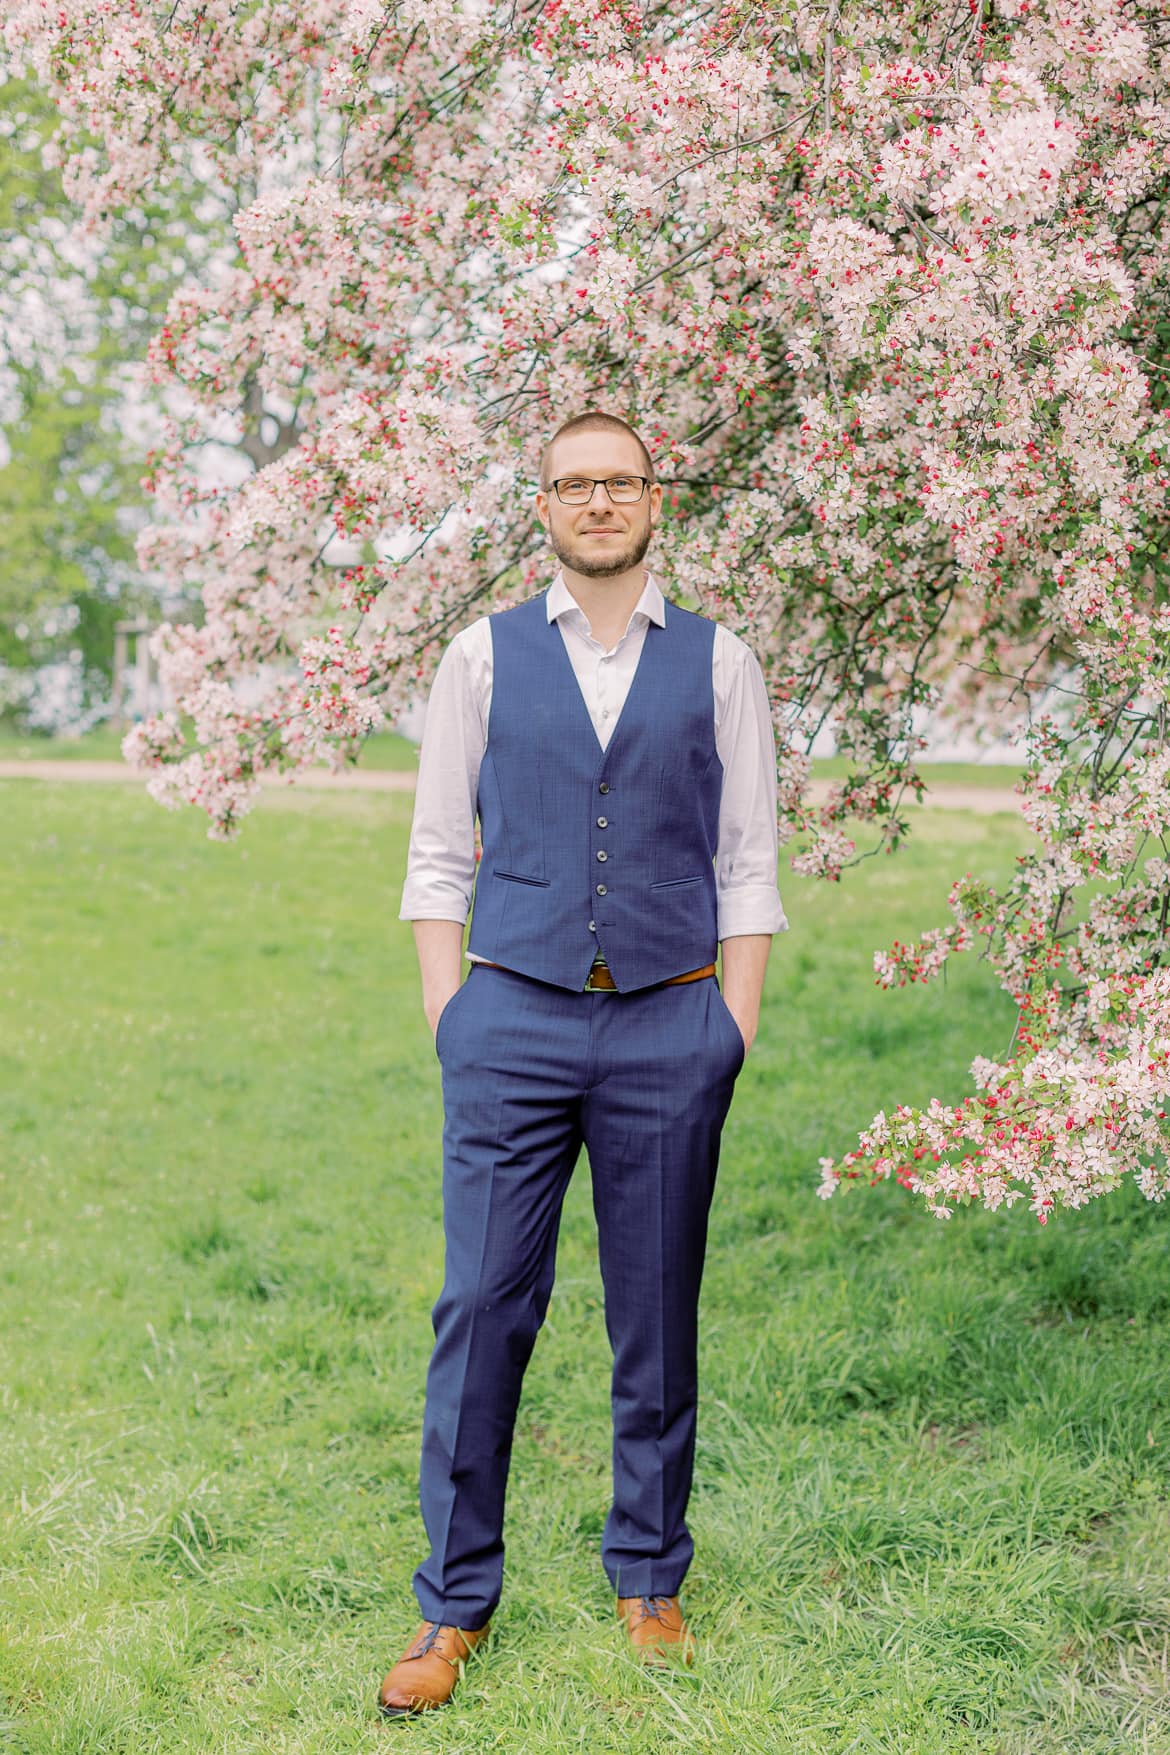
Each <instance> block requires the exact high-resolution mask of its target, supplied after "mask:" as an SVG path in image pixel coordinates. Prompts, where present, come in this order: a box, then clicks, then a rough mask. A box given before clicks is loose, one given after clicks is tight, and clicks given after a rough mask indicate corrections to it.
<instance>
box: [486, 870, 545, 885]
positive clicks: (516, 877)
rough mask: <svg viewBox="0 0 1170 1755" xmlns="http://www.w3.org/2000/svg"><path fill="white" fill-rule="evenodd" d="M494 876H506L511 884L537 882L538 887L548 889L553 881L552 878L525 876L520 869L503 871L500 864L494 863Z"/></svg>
mask: <svg viewBox="0 0 1170 1755" xmlns="http://www.w3.org/2000/svg"><path fill="white" fill-rule="evenodd" d="M492 876H493V877H498V878H504V879H505V880H506V881H507V882H508V883H510V884H536V885H537V886H538V888H540V889H542V890H547V889H548V887H549V884H550V883H551V882H552V879H551V878H538V877H524V876H523V875H522V874H521V873H520V872H518V871H501V870H500V869H499V867H498V866H494V865H493V867H492Z"/></svg>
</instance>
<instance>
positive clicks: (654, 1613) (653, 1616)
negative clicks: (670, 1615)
mask: <svg viewBox="0 0 1170 1755" xmlns="http://www.w3.org/2000/svg"><path fill="white" fill-rule="evenodd" d="M638 1601H639V1602H640V1603H641V1605H642V1609H643V1612H644V1613H645V1616H646V1619H647V1620H648V1621H663V1620H665V1618H666V1617H665V1615H664V1614H663V1609H673V1608H674V1603H673V1601H672V1599H671V1598H670V1597H639V1598H638ZM659 1603H660V1604H661V1605H662V1608H656V1607H655V1604H659Z"/></svg>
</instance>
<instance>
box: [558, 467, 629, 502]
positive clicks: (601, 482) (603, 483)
mask: <svg viewBox="0 0 1170 1755" xmlns="http://www.w3.org/2000/svg"><path fill="white" fill-rule="evenodd" d="M563 481H587V482H588V483H589V493H588V495H587V496H586V498H585V499H583V500H566V499H565V497H564V495H563V494H562V493H561V483H562V482H563ZM611 481H640V482H641V484H642V491H641V493H640V494H639V495H638V497H637V499H633V500H615V499H614V497H613V495H612V494H611V493H610V491H609V484H610V482H611ZM549 486H550V487H551V488H552V490H553V492H554V493H555V494H556V496H557V499H558V500H560V502H561V505H562V506H588V505H589V503H590V502H591V500H592V499H593V496H594V494H595V493H596V492H597V490H598V488H599V487H603V488H604V489H605V492H606V495H607V497H608V499H609V502H610V504H611V505H612V506H637V505H640V504H641V502H642V501H643V500H644V499H645V497H646V489H647V488H650V487H653V486H654V483H653V482H652V481H648V480H647V478H646V477H645V476H644V475H629V474H624V473H623V474H621V475H559V476H558V477H557V479H556V480H555V481H552V482H550V483H549Z"/></svg>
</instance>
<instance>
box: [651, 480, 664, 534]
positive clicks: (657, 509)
mask: <svg viewBox="0 0 1170 1755" xmlns="http://www.w3.org/2000/svg"><path fill="white" fill-rule="evenodd" d="M648 491H649V496H650V528H651V529H652V530H653V528H654V526H655V525H656V524H657V523H658V520H659V517H660V516H661V514H662V483H661V482H660V481H655V482H651V484H650V488H649V490H648Z"/></svg>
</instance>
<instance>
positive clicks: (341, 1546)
mask: <svg viewBox="0 0 1170 1755" xmlns="http://www.w3.org/2000/svg"><path fill="white" fill-rule="evenodd" d="M410 808H411V801H410V798H409V796H408V795H407V796H401V795H394V794H379V795H352V794H351V795H334V794H327V795H318V796H317V797H316V798H315V799H314V800H312V802H311V803H310V802H308V801H307V800H306V798H305V797H304V795H300V796H298V795H295V794H284V793H281V794H277V795H274V796H271V797H266V798H265V799H264V801H263V803H262V805H261V806H260V808H259V809H258V811H257V812H256V814H255V815H254V816H253V817H252V818H251V819H250V820H249V822H248V824H247V825H246V827H245V831H244V836H243V839H242V841H240V842H238V843H236V844H234V845H232V846H228V847H221V846H216V845H214V844H212V843H210V842H209V841H207V839H206V838H205V834H204V827H203V823H202V821H201V820H200V819H199V818H198V817H196V815H195V814H194V813H187V814H184V815H181V816H172V815H169V814H166V813H164V812H163V811H161V810H159V809H158V808H157V807H155V806H154V805H152V804H150V803H149V801H148V800H147V799H146V798H145V797H144V796H143V795H142V794H140V793H139V792H138V791H137V790H135V789H132V788H126V789H124V790H123V789H120V788H118V789H115V788H77V787H65V786H60V787H58V786H50V785H39V784H36V783H27V782H26V783H19V782H18V783H0V812H3V820H4V823H5V831H6V832H5V835H4V837H3V842H2V845H0V863H2V865H3V885H4V888H3V895H4V910H3V916H2V918H0V1136H2V1138H3V1141H4V1145H3V1156H2V1159H0V1215H2V1224H3V1238H4V1249H3V1258H2V1261H0V1748H3V1749H4V1750H5V1752H6V1755H49V1752H50V1751H52V1752H53V1755H156V1752H158V1755H162V1752H168V1755H169V1752H172V1751H189V1752H191V1755H245V1752H247V1755H253V1752H255V1755H259V1752H261V1751H263V1752H265V1755H283V1752H292V1751H296V1752H297V1755H302V1752H304V1755H308V1752H312V1755H347V1752H349V1751H356V1750H370V1749H373V1748H376V1747H377V1748H381V1747H383V1746H385V1747H390V1746H394V1747H402V1748H410V1749H411V1750H415V1751H425V1750H435V1751H438V1750H443V1751H458V1752H459V1755H475V1752H479V1751H485V1752H486V1751H488V1750H503V1751H507V1752H508V1755H554V1752H555V1755H569V1752H570V1751H574V1752H583V1755H606V1752H610V1751H613V1752H614V1755H617V1752H621V1755H627V1752H630V1755H659V1752H660V1751H665V1750H674V1749H678V1750H687V1751H703V1752H707V1751H712V1752H718V1755H743V1752H749V1755H750V1752H755V1751H769V1752H771V1751H791V1752H792V1755H830V1752H831V1755H846V1752H847V1751H848V1752H854V1751H863V1752H868V1755H871V1752H886V1751H889V1752H893V1751H898V1752H901V1755H943V1752H946V1755H1057V1752H1059V1755H1070V1752H1074V1751H1075V1752H1077V1755H1089V1752H1093V1755H1098V1752H1100V1755H1104V1752H1106V1751H1110V1752H1113V1751H1116V1752H1118V1755H1122V1752H1124V1755H1131V1752H1135V1751H1146V1750H1148V1751H1166V1750H1167V1749H1170V1669H1168V1663H1170V1658H1168V1652H1170V1559H1168V1555H1170V1510H1168V1508H1167V1486H1168V1478H1170V1396H1168V1395H1167V1387H1166V1386H1167V1366H1166V1359H1167V1354H1168V1350H1170V1281H1168V1275H1167V1269H1166V1234H1165V1223H1166V1219H1165V1215H1164V1214H1163V1213H1162V1212H1161V1211H1160V1210H1159V1209H1158V1208H1156V1207H1153V1206H1149V1205H1147V1204H1146V1203H1144V1202H1143V1201H1142V1200H1141V1199H1140V1197H1137V1196H1136V1195H1133V1194H1132V1193H1131V1192H1130V1191H1128V1190H1127V1191H1126V1192H1125V1193H1124V1194H1122V1195H1118V1196H1114V1197H1112V1198H1111V1199H1109V1200H1107V1201H1104V1202H1101V1203H1100V1204H1099V1205H1098V1206H1096V1207H1095V1208H1090V1209H1089V1210H1088V1211H1086V1212H1084V1213H1082V1214H1080V1215H1078V1216H1074V1217H1062V1218H1058V1219H1057V1220H1055V1221H1054V1222H1053V1223H1051V1224H1050V1225H1049V1226H1048V1228H1047V1230H1041V1229H1040V1228H1039V1227H1037V1226H1036V1225H1035V1224H1034V1223H1033V1222H1032V1221H1031V1220H1030V1219H1029V1218H1028V1217H1027V1215H1026V1214H1021V1213H1018V1212H1017V1213H1012V1214H1007V1213H1001V1214H998V1215H990V1214H986V1213H981V1212H965V1213H961V1214H959V1215H958V1216H956V1217H955V1218H954V1219H953V1220H951V1221H950V1222H949V1223H946V1224H944V1223H940V1222H939V1221H938V1220H935V1219H932V1218H931V1217H930V1216H929V1215H928V1214H927V1213H926V1212H925V1211H922V1210H920V1209H919V1208H918V1207H917V1206H915V1205H914V1204H913V1203H912V1202H911V1201H910V1200H909V1199H908V1197H907V1196H905V1195H904V1194H903V1193H902V1191H901V1190H899V1189H897V1188H896V1187H893V1188H891V1187H883V1188H878V1189H873V1190H865V1191H863V1192H860V1193H857V1194H855V1195H854V1196H853V1197H852V1198H847V1197H838V1198H836V1199H834V1200H833V1201H830V1202H828V1203H822V1202H820V1201H818V1200H817V1198H816V1196H815V1193H814V1190H815V1187H816V1182H817V1174H816V1161H817V1158H818V1157H819V1156H820V1155H821V1154H822V1153H831V1154H833V1155H836V1154H838V1153H839V1152H840V1151H842V1150H843V1149H845V1148H847V1147H848V1146H849V1145H850V1144H851V1143H852V1140H853V1135H854V1130H855V1129H856V1127H857V1126H858V1125H859V1124H861V1123H863V1122H864V1121H866V1120H867V1119H868V1118H869V1116H870V1115H871V1114H872V1113H873V1112H874V1111H875V1110H876V1109H877V1108H879V1107H880V1106H882V1105H883V1104H888V1103H889V1102H891V1101H897V1100H899V1099H914V1098H925V1097H926V1096H927V1095H928V1094H930V1093H931V1092H939V1093H942V1094H946V1093H950V1094H957V1093H958V1092H960V1091H961V1090H963V1089H964V1088H966V1081H965V1068H966V1064H967V1062H968V1060H969V1059H970V1057H971V1056H972V1055H973V1054H975V1053H977V1052H985V1051H986V1052H992V1051H995V1050H996V1049H998V1048H1000V1047H1002V1045H1003V1044H1004V1043H1005V1041H1006V1039H1007V1035H1008V1032H1009V1030H1010V1018H1009V1015H1008V1008H1007V1005H1006V1001H1004V999H1003V998H1002V996H1001V995H1000V994H999V993H998V991H997V989H996V988H995V986H994V983H993V982H992V981H991V980H990V979H989V978H988V974H987V971H986V970H984V969H982V968H981V967H980V966H979V965H978V964H976V963H974V962H972V963H967V962H964V961H962V960H960V961H959V963H958V965H957V966H956V967H955V968H954V970H953V971H952V974H951V976H950V981H949V988H948V989H946V990H944V989H943V988H942V987H941V986H940V987H937V988H935V987H932V988H926V989H919V990H906V991H899V992H896V993H893V994H882V993H879V992H878V991H877V990H876V989H875V988H874V986H873V982H872V972H871V968H870V952H871V951H872V949H873V948H874V947H875V946H876V945H879V944H886V943H888V942H889V940H890V939H891V938H893V937H895V936H902V937H906V936H909V935H910V934H912V933H913V932H915V931H916V930H917V929H919V928H921V927H922V926H924V925H928V924H931V923H933V922H934V921H937V920H938V919H940V918H941V917H942V913H943V907H942V898H943V897H944V895H945V892H946V888H947V886H948V883H949V881H950V878H951V877H952V876H953V875H954V874H955V873H956V872H959V871H963V870H967V869H971V870H978V871H982V872H986V873H988V874H989V875H991V876H993V877H998V878H1000V879H1002V878H1003V876H1004V875H1005V874H1006V873H1007V871H1008V870H1009V869H1010V865H1011V861H1012V857H1013V853H1014V852H1015V851H1016V849H1017V848H1018V847H1021V846H1022V845H1023V836H1024V830H1023V827H1022V825H1021V824H1019V823H1018V822H1016V821H1015V820H1013V819H1012V818H1011V817H1010V816H995V817H980V818H975V817H972V818H965V817H960V816H956V815H952V814H948V813H945V812H937V813H934V814H932V815H931V816H930V817H929V818H927V819H924V820H918V819H916V823H915V828H914V832H913V836H912V838H911V842H910V845H909V847H908V849H907V851H906V852H905V853H904V854H902V855H899V856H898V857H897V858H896V859H894V860H890V859H886V860H883V861H881V862H880V863H879V862H878V861H870V862H867V863H866V864H865V865H864V866H863V867H862V868H861V869H860V870H859V871H858V872H856V873H854V874H852V875H851V876H850V877H849V878H848V879H847V880H846V881H845V882H844V883H843V884H842V885H841V886H839V887H837V886H815V885H811V884H807V883H803V882H800V881H798V880H796V879H794V878H791V877H789V878H788V880H787V881H786V882H785V884H784V885H783V889H784V895H785V900H786V904H787V906H788V909H789V913H790V917H791V919H792V923H793V930H792V932H791V933H790V934H788V935H786V936H784V937H781V938H779V939H777V941H776V944H775V948H774V952H773V957H772V965H771V968H770V971H769V978H768V985H767V992H766V999H765V1011H764V1016H763V1021H762V1028H761V1033H760V1036H759V1038H758V1040H757V1042H756V1044H755V1046H754V1048H753V1050H752V1052H751V1054H750V1056H749V1058H748V1063H747V1065H746V1066H745V1068H744V1071H743V1073H742V1074H741V1077H740V1082H739V1085H738V1089H737V1094H736V1099H735V1103H734V1106H733V1109H732V1113H731V1117H730V1120H729V1123H728V1127H727V1130H726V1133H725V1135H724V1153H723V1160H722V1164H721V1169H720V1184H719V1191H718V1194H717V1198H716V1207H715V1213H714V1222H713V1228H712V1236H711V1248H710V1254H709V1258H708V1273H707V1279H706V1282H705V1288H704V1305H703V1310H704V1320H703V1350H702V1378H703V1396H704V1399H703V1404H702V1410H701V1416H700V1429H699V1454H698V1463H697V1482H696V1489H695V1493H694V1497H693V1500H692V1515H691V1524H692V1529H693V1531H694V1534H695V1538H696V1545H697V1558H696V1562H695V1565H694V1567H693V1569H692V1572H691V1575H690V1578H689V1580H688V1591H687V1597H688V1603H689V1607H690V1611H691V1616H692V1620H693V1624H694V1627H695V1630H696V1633H697V1634H698V1636H699V1638H700V1641H701V1645H702V1657H701V1661H700V1662H699V1663H698V1664H697V1665H696V1667H695V1669H694V1670H693V1672H689V1673H681V1674H672V1675H669V1676H667V1677H666V1678H658V1679H655V1677H654V1676H653V1675H650V1674H644V1673H642V1672H640V1671H639V1670H637V1669H636V1668H635V1667H634V1665H633V1664H632V1663H631V1662H630V1660H629V1659H628V1658H627V1657H626V1656H625V1654H624V1652H623V1649H622V1644H621V1640H620V1638H619V1636H618V1632H617V1629H616V1626H615V1623H614V1621H613V1618H612V1603H611V1599H610V1597H609V1594H608V1587H607V1585H606V1583H605V1579H604V1576H603V1574H602V1572H601V1569H600V1565H599V1562H598V1557H597V1550H598V1543H599V1536H600V1531H601V1525H602V1521H603V1518H604V1515H605V1511H606V1505H607V1492H608V1470H609V1421H608V1355H607V1347H606V1342H605V1336H604V1329H603V1325H602V1312H601V1300H600V1285H599V1279H598V1273H597V1267H596V1262H595V1253H594V1238H593V1225H592V1218H591V1213H590V1207H589V1196H588V1177H587V1174H586V1167H585V1165H584V1163H583V1164H582V1165H581V1167H580V1170H579V1172H578V1175H577V1177H576V1178H575V1180H574V1184H573V1187H572V1190H571V1193H570V1197H569V1201H568V1205H567V1209H566V1216H565V1223H564V1226H563V1230H562V1240H561V1250H560V1263H559V1267H560V1271H559V1278H558V1283H557V1290H556V1292H555V1293H554V1297H553V1304H552V1309H551V1312H550V1316H549V1321H548V1324H547V1326H546V1329H545V1332H544V1333H543V1335H542V1336H541V1339H540V1342H539V1343H538V1346H537V1349H536V1354H535V1357H534V1360H533V1363H532V1366H531V1369H530V1372H529V1376H528V1380H527V1384H526V1389H525V1397H524V1402H523V1406H522V1410H521V1416H520V1422H519V1426H518V1431H517V1443H516V1449H515V1454H514V1459H513V1474H512V1490H511V1495H510V1500H509V1526H508V1585H507V1592H506V1596H505V1600H504V1603H503V1605H502V1606H501V1610H500V1612H499V1615H498V1617H497V1620H496V1624H495V1626H496V1631H495V1635H494V1637H493V1641H492V1644H491V1646H490V1648H489V1654H488V1655H487V1656H485V1657H483V1658H481V1659H477V1660H476V1662H475V1663H474V1664H473V1665H472V1666H471V1668H470V1669H469V1670H468V1673H467V1677H466V1680H465V1682H464V1684H463V1686H462V1688H461V1689H460V1691H459V1693H458V1694H457V1696H456V1702H455V1704H454V1705H453V1706H452V1707H451V1708H450V1709H448V1710H447V1711H446V1712H444V1713H441V1714H438V1715H436V1716H435V1717H434V1718H431V1719H423V1720H420V1721H418V1722H416V1723H413V1724H406V1725H403V1724H399V1725H384V1724H382V1723H381V1721H379V1720H378V1719H377V1717H376V1715H375V1714H374V1712H373V1701H374V1696H375V1692H376V1688H377V1684H378V1681H379V1679H380V1677H381V1675H382V1673H383V1671H384V1670H385V1668H386V1667H387V1666H388V1665H389V1663H390V1662H391V1661H392V1660H393V1659H394V1657H396V1656H397V1654H398V1650H399V1648H400V1646H401V1644H402V1642H403V1641H404V1639H405V1638H406V1637H407V1636H408V1635H409V1633H410V1632H411V1631H412V1630H413V1627H414V1624H415V1621H416V1610H415V1606H414V1602H413V1598H412V1596H411V1594H410V1589H409V1579H410V1573H411V1570H412V1568H413V1566H414V1564H415V1563H416V1561H417V1559H418V1558H419V1554H420V1542H421V1528H420V1522H419V1518H418V1513H417V1504H416V1485H415V1476H416V1466H417V1443H418V1428H419V1419H420V1413H421V1406H422V1390H423V1373H424V1369H425V1365H426V1359H427V1354H428V1343H429V1338H430V1333H429V1310H430V1305H431V1303H432V1301H433V1299H434V1297H435V1294H436V1292H437V1290H438V1285H439V1279H440V1271H441V1233H440V1223H439V1194H438V1185H439V1127H440V1095H439V1074H438V1067H437V1064H436V1061H435V1057H434V1050H433V1047H432V1044H431V1039H430V1034H429V1031H428V1030H427V1027H426V1024H425V1021H424V1019H423V1017H422V1013H421V1008H420V1006H419V1003H418V990H417V974H416V967H415V961H414V951H413V943H412V939H411V934H410V929H409V927H408V926H407V925H405V924H404V923H401V922H399V921H398V920H397V919H396V913H397V908H398V898H399V892H400V887H401V881H402V877H403V873H404V867H405V853H406V837H407V831H408V825H409V817H410Z"/></svg>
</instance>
